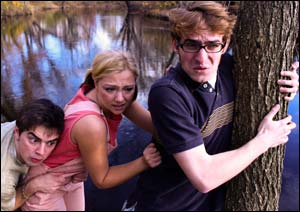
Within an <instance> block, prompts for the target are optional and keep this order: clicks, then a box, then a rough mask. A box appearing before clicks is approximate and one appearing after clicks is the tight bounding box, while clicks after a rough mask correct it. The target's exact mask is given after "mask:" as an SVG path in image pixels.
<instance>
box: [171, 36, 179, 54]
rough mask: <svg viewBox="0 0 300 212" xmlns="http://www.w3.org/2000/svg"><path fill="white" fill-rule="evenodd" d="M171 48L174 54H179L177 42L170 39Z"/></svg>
mask: <svg viewBox="0 0 300 212" xmlns="http://www.w3.org/2000/svg"><path fill="white" fill-rule="evenodd" d="M172 47H173V51H174V52H175V53H177V54H178V53H179V46H178V41H177V40H176V39H172Z"/></svg>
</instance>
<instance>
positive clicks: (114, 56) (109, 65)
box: [84, 50, 138, 87]
mask: <svg viewBox="0 0 300 212" xmlns="http://www.w3.org/2000/svg"><path fill="white" fill-rule="evenodd" d="M124 70H129V71H131V72H132V73H133V75H134V77H135V79H137V77H138V69H137V65H136V61H135V59H134V57H133V56H132V55H131V54H130V53H129V52H127V51H121V50H107V51H104V52H101V53H99V54H97V55H96V57H95V58H94V61H93V63H92V66H91V68H89V69H88V70H87V72H86V76H85V81H84V84H89V85H91V86H92V87H95V85H94V80H95V81H98V80H99V79H101V78H103V77H105V76H107V75H108V74H111V73H112V72H121V71H124ZM93 79H94V80H93Z"/></svg>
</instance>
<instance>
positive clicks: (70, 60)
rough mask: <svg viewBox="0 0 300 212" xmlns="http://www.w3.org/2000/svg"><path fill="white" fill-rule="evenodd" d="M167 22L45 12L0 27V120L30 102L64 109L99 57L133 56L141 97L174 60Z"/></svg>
mask: <svg viewBox="0 0 300 212" xmlns="http://www.w3.org/2000/svg"><path fill="white" fill-rule="evenodd" d="M170 45H171V43H170V41H169V32H168V28H167V25H166V23H165V22H163V21H158V20H151V19H146V18H142V17H140V16H138V15H126V14H124V13H122V12H117V13H104V12H100V11H96V10H72V11H64V12H62V11H56V12H52V13H50V12H47V13H46V14H43V15H36V16H34V17H22V19H18V20H14V21H13V23H12V22H9V23H1V106H2V107H1V108H2V110H1V120H2V121H3V120H12V119H14V115H15V110H16V109H18V108H19V107H20V106H21V105H23V104H24V103H25V102H27V101H28V100H30V99H32V98H40V97H47V98H50V99H51V100H53V101H54V102H55V103H57V104H59V105H60V106H64V105H65V103H66V102H67V101H68V100H69V99H70V98H71V97H72V96H73V94H74V93H75V92H76V90H77V89H78V86H79V85H80V83H81V82H82V80H83V78H84V74H85V70H86V69H87V68H88V67H89V66H90V65H91V63H92V60H93V58H94V56H95V55H96V53H97V52H100V51H103V50H106V49H125V50H129V51H131V52H132V53H133V54H134V55H135V57H136V58H137V61H138V67H139V70H140V78H139V81H138V85H139V93H140V94H139V97H138V98H140V101H142V102H143V104H144V105H145V104H146V103H145V101H146V99H145V97H146V96H147V93H148V89H149V87H150V85H151V84H152V82H153V80H155V79H157V78H158V77H160V76H161V75H162V70H164V68H165V66H166V64H167V62H168V60H169V58H168V57H169V56H170V55H171V50H170Z"/></svg>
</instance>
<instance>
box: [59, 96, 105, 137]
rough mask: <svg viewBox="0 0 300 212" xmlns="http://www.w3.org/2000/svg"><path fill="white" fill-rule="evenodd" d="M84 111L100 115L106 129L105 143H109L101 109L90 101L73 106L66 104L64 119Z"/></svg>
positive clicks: (76, 103)
mask: <svg viewBox="0 0 300 212" xmlns="http://www.w3.org/2000/svg"><path fill="white" fill-rule="evenodd" d="M84 111H93V112H96V113H98V114H100V115H101V117H102V118H103V120H104V122H105V125H106V129H107V141H110V133H109V126H108V123H107V120H106V118H105V116H104V113H103V111H102V109H101V108H100V107H99V106H98V105H97V104H96V103H94V102H92V101H80V102H75V103H74V104H66V106H65V107H64V112H65V117H67V116H69V115H71V114H74V113H77V112H84Z"/></svg>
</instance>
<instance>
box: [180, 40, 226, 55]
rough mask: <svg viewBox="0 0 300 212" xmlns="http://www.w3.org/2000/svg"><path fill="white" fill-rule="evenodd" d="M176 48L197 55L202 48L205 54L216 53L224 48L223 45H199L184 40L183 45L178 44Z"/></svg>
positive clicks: (209, 43) (213, 43)
mask: <svg viewBox="0 0 300 212" xmlns="http://www.w3.org/2000/svg"><path fill="white" fill-rule="evenodd" d="M178 46H179V47H181V48H182V50H183V51H184V52H189V53H197V52H199V51H200V49H202V48H204V50H205V51H206V52H207V53H218V52H220V51H221V50H222V49H223V48H224V47H225V44H223V43H219V42H208V43H206V44H205V45H201V44H200V43H199V42H198V41H195V40H189V39H188V40H185V41H184V42H183V43H181V44H180V43H178Z"/></svg>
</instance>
